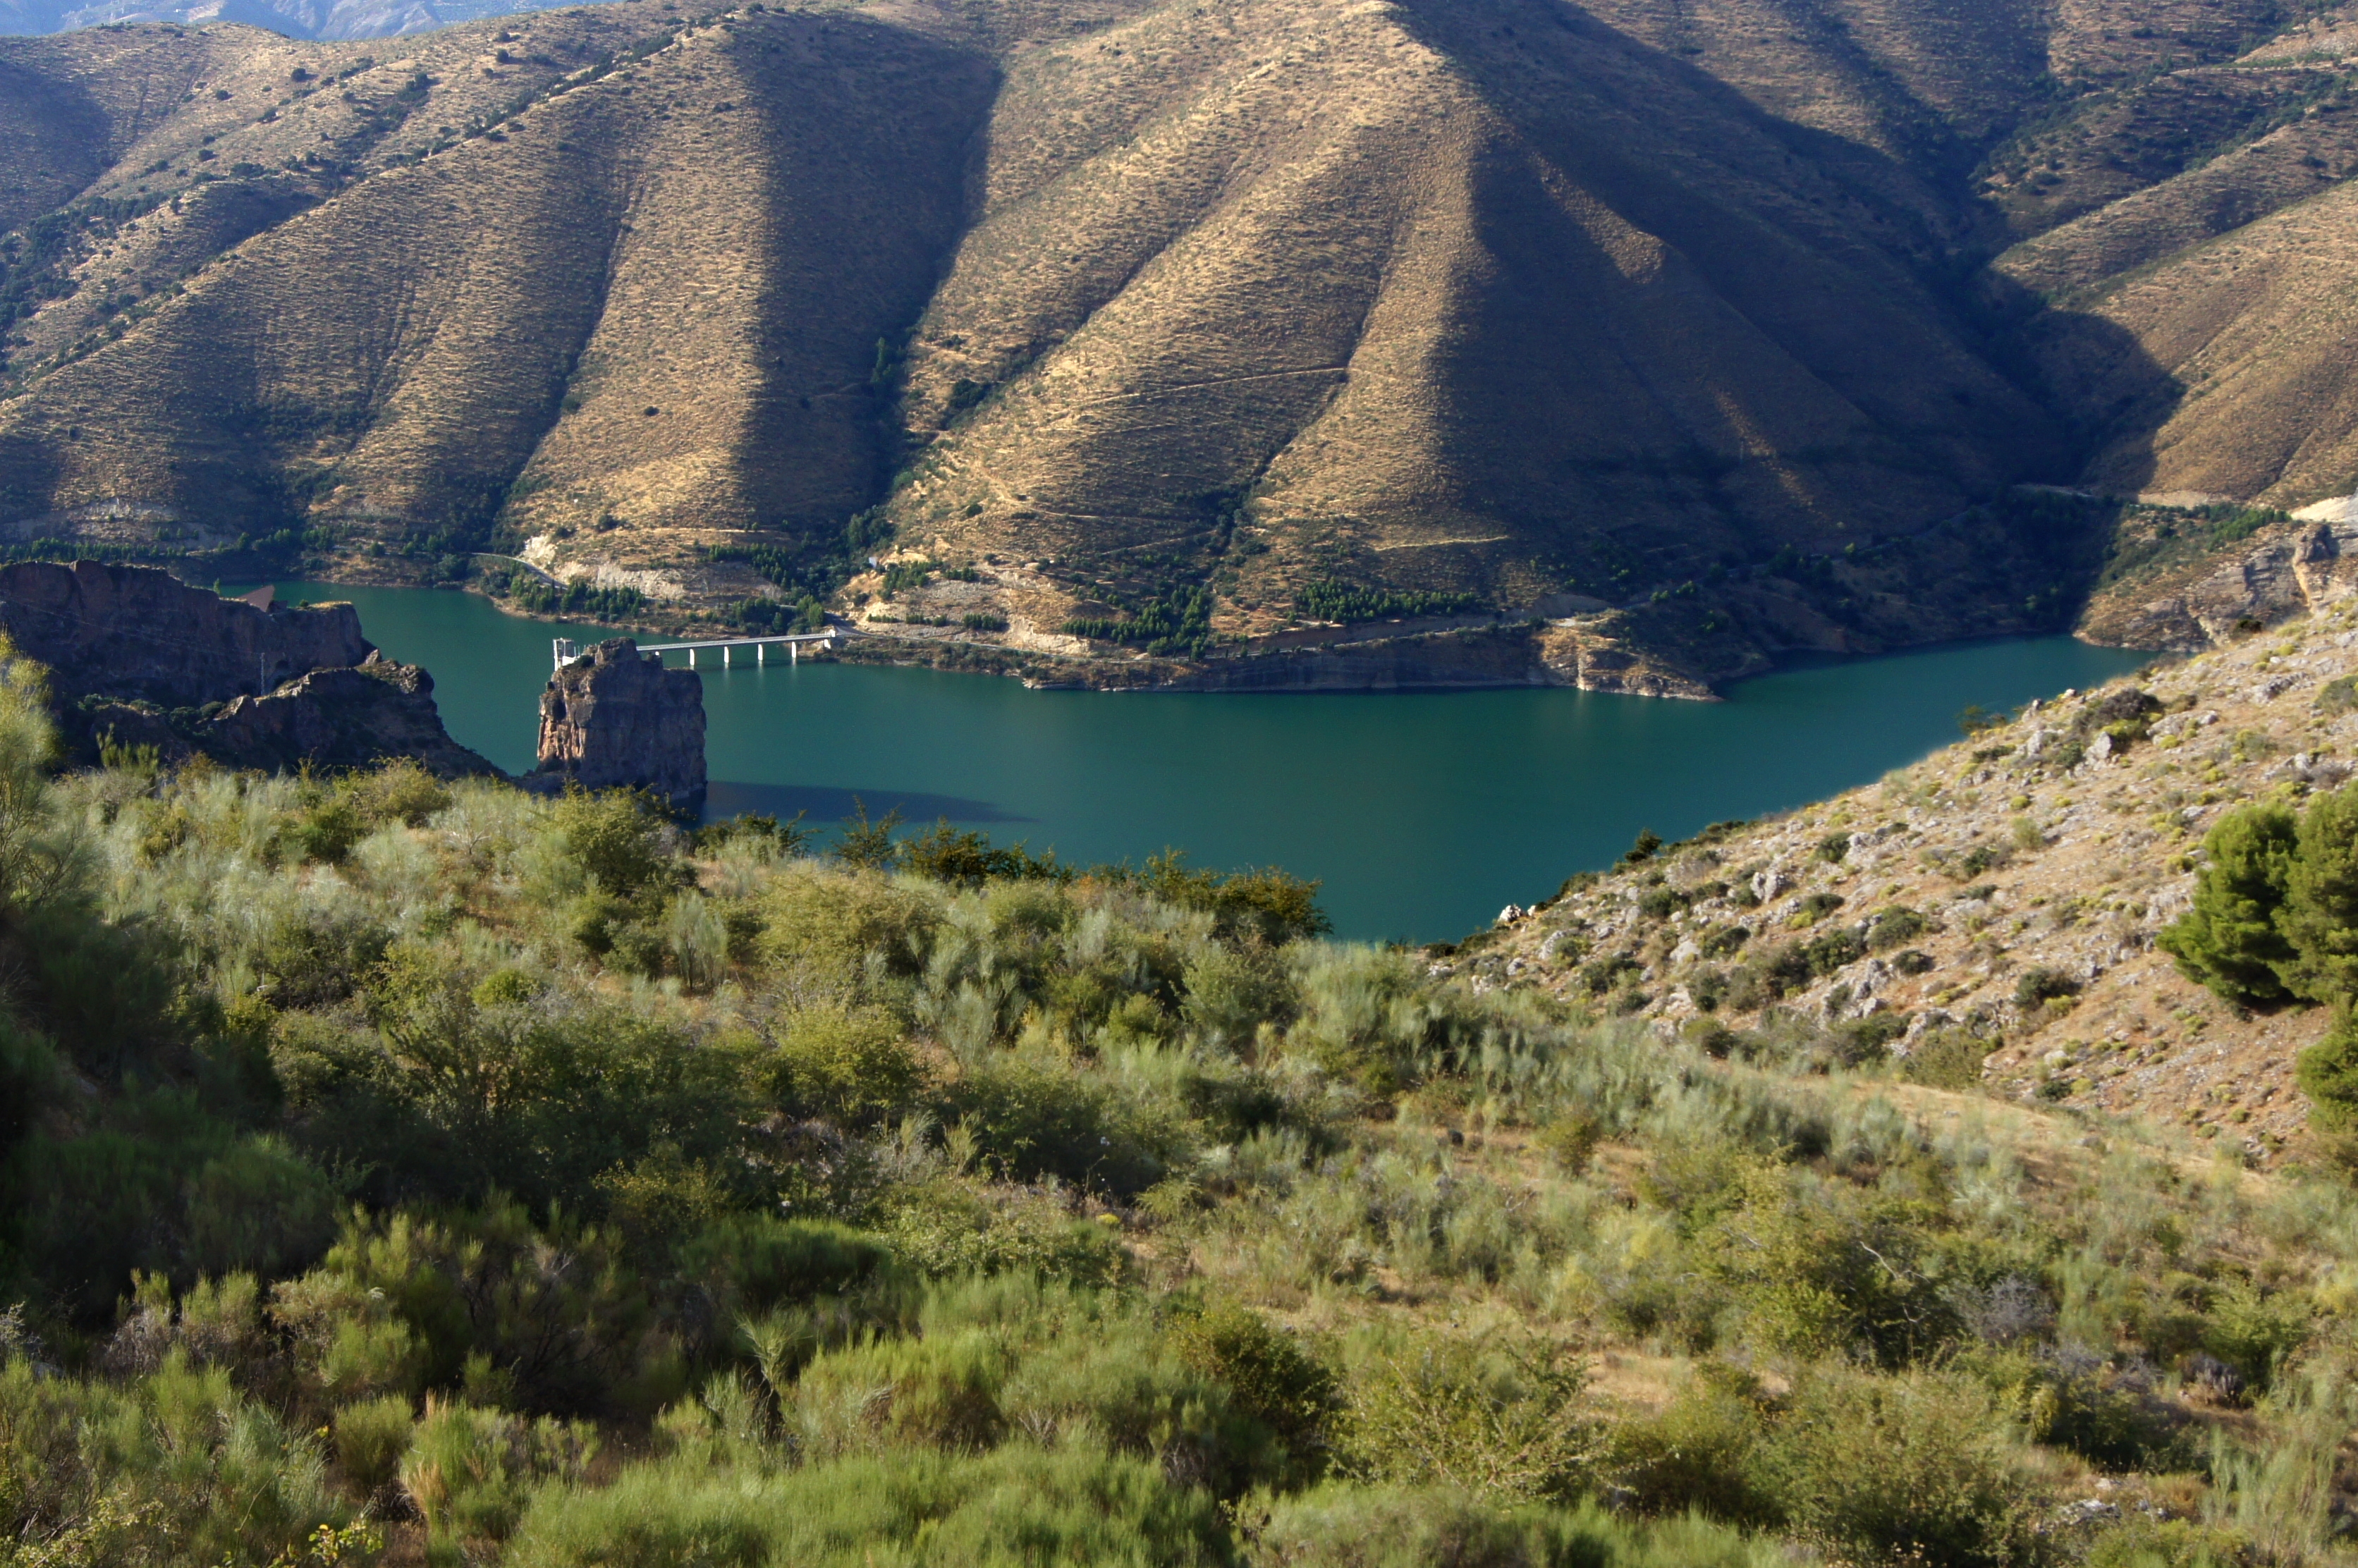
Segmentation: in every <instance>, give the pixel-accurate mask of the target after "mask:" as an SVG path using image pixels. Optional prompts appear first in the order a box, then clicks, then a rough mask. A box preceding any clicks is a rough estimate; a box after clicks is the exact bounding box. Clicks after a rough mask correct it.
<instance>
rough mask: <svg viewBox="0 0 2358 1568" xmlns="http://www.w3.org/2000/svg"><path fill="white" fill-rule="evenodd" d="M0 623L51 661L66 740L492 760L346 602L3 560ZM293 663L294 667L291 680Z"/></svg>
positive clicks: (273, 753) (471, 769)
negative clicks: (244, 594) (463, 741)
mask: <svg viewBox="0 0 2358 1568" xmlns="http://www.w3.org/2000/svg"><path fill="white" fill-rule="evenodd" d="M0 630H5V632H6V633H7V634H8V636H9V638H10V639H11V640H12V641H13V642H14V643H16V647H17V649H18V651H20V652H21V653H23V654H27V656H29V657H31V658H34V659H37V660H38V661H39V662H40V663H42V664H43V665H47V666H49V679H50V689H51V691H52V694H53V695H54V697H56V699H57V703H58V707H59V723H60V726H61V728H62V730H63V731H64V735H65V740H66V742H67V744H68V746H69V748H70V751H71V752H74V753H76V754H78V755H79V756H81V758H82V759H83V760H85V761H87V760H91V759H93V758H95V757H96V756H97V755H98V754H99V753H100V751H101V749H102V748H103V747H107V746H114V747H121V748H125V749H135V748H141V747H146V748H152V749H153V751H154V752H155V754H156V756H157V760H158V761H161V762H182V761H185V760H186V759H188V758H189V757H191V756H194V755H197V754H199V753H202V754H204V755H206V756H210V757H211V758H213V759H214V760H215V761H216V762H223V763H226V764H228V765H229V766H231V767H236V768H258V769H263V770H265V771H271V770H276V769H279V768H290V767H297V766H302V765H308V766H311V767H314V768H356V767H366V766H369V765H370V764H372V763H373V762H379V761H381V760H383V759H384V758H387V757H415V758H416V759H417V760H418V761H419V762H423V763H425V764H426V766H427V767H428V768H429V769H431V770H433V772H434V773H437V774H438V775H440V776H442V777H445V778H455V777H459V776H461V775H465V774H483V775H496V774H497V773H499V770H498V769H497V768H495V767H493V766H492V764H491V763H490V762H486V761H484V760H483V759H482V758H481V757H480V756H477V755H476V754H475V753H474V752H471V751H469V750H467V749H466V748H465V747H464V746H461V745H460V744H459V743H458V742H457V741H453V740H451V739H450V736H449V732H448V731H447V730H444V729H443V728H442V717H441V714H440V713H439V711H438V710H437V708H436V707H435V704H434V678H433V677H432V676H429V675H427V673H426V672H425V671H424V670H423V669H420V668H418V667H417V666H416V665H399V664H395V663H393V662H392V661H391V660H388V659H386V658H385V657H384V655H383V654H380V653H378V652H377V650H376V649H375V648H374V647H373V646H372V645H371V644H370V643H369V641H368V639H367V638H365V637H363V636H362V635H361V622H360V615H359V613H358V612H357V611H354V610H353V609H352V606H351V605H349V604H320V605H311V606H306V607H302V608H289V607H287V606H286V605H281V604H276V603H271V602H269V601H268V597H267V595H266V594H265V595H261V596H257V600H239V599H223V598H222V596H221V595H219V594H217V593H209V592H207V591H206V590H205V589H200V588H190V587H189V585H188V584H186V583H184V582H181V581H180V580H179V579H178V578H175V577H173V576H172V575H171V574H170V573H169V572H164V571H157V570H155V569H153V568H147V567H113V566H102V565H100V564H98V563H97V562H94V561H80V562H76V563H75V564H74V565H72V566H70V567H68V566H59V565H58V564H56V563H54V562H47V561H27V562H23V563H20V564H18V565H16V566H10V567H0ZM290 677H292V678H290Z"/></svg>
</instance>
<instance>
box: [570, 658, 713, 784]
mask: <svg viewBox="0 0 2358 1568" xmlns="http://www.w3.org/2000/svg"><path fill="white" fill-rule="evenodd" d="M537 776H538V777H539V778H541V779H543V780H547V781H550V782H556V781H560V780H561V781H563V782H565V783H568V784H580V785H581V786H582V787H584V788H585V789H622V788H633V789H644V790H650V791H652V792H654V794H656V795H661V796H662V797H663V798H664V799H665V800H666V801H668V802H669V803H670V804H671V805H672V806H675V807H676V808H678V809H680V810H683V811H695V810H699V809H701V808H702V806H703V805H704V682H703V681H702V680H701V679H699V678H698V676H697V674H696V672H695V671H693V670H667V669H665V668H664V667H663V662H662V660H661V659H660V658H658V657H657V656H656V655H654V654H642V653H640V652H639V645H638V644H637V643H634V642H633V641H632V640H631V639H630V638H628V637H615V638H611V639H609V640H608V641H606V642H603V643H599V644H598V645H597V646H596V647H595V648H593V649H591V650H590V652H589V653H587V654H583V655H582V656H581V657H580V658H578V659H576V660H574V661H573V662H572V663H571V664H568V665H566V666H565V667H564V668H563V669H561V670H558V671H557V674H556V675H555V676H551V677H550V679H549V682H548V686H547V688H546V690H544V691H543V692H542V693H541V695H540V772H539V773H538V775H537Z"/></svg>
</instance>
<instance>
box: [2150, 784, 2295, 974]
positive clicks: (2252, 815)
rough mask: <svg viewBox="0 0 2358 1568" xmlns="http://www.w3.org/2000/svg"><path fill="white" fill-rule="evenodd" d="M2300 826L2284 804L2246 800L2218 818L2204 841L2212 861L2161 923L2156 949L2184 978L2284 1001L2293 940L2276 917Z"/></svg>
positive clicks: (2284, 892) (2290, 869)
mask: <svg viewBox="0 0 2358 1568" xmlns="http://www.w3.org/2000/svg"><path fill="white" fill-rule="evenodd" d="M2298 840H2299V827H2298V826H2297V824H2296V823H2295V821H2294V818H2293V814H2292V813H2291V812H2290V811H2288V810H2287V809H2286V808H2285V807H2283V806H2244V807H2242V808H2241V809H2239V810H2235V811H2231V812H2229V813H2228V814H2227V815H2226V816H2223V817H2221V818H2220V819H2219V821H2218V824H2217V825H2216V826H2215V827H2212V829H2211V833H2210V836H2209V837H2208V838H2205V839H2204V840H2203V841H2202V848H2203V850H2204V852H2205V853H2206V854H2207V855H2209V857H2210V860H2211V863H2210V864H2209V865H2207V866H2205V867H2203V868H2202V874H2201V876H2200V877H2199V878H2197V879H2196V881H2195V884H2194V907H2193V908H2192V909H2190V910H2189V911H2188V912H2187V913H2186V914H2183V915H2181V916H2180V917H2179V918H2178V919H2177V920H2176V921H2174V922H2172V923H2171V924H2170V925H2169V927H2168V928H2167V929H2165V930H2164V931H2163V932H2162V934H2161V935H2160V938H2159V941H2160V944H2161V948H2162V950H2163V951H2164V952H2166V953H2168V954H2169V955H2170V956H2171V957H2174V958H2176V959H2177V960H2178V968H2179V970H2180V972H2181V973H2182V974H2184V975H2185V976H2186V978H2187V979H2190V980H2194V981H2197V982H2199V983H2201V984H2202V985H2205V986H2208V987H2210V988H2211V989H2212V990H2214V991H2216V992H2218V993H2219V994H2220V995H2221V996H2223V997H2225V998H2227V999H2228V1000H2231V1001H2240V1002H2244V1003H2248V1004H2251V1005H2253V1006H2258V1007H2270V1006H2275V1005H2277V1004H2279V1003H2282V1002H2285V1001H2288V1000H2290V999H2291V997H2292V994H2293V993H2292V990H2291V989H2290V988H2289V987H2288V985H2287V984H2286V981H2285V972H2286V970H2287V969H2288V968H2290V967H2291V965H2292V962H2293V957H2294V955H2293V947H2292V944H2291V943H2290V942H2289V941H2288V940H2287V939H2286V935H2285V933H2284V932H2283V931H2282V930H2281V929H2279V927H2278V925H2277V913H2278V912H2279V911H2280V910H2281V909H2282V908H2283V907H2284V904H2285V899H2286V884H2287V881H2288V877H2289V876H2290V874H2291V871H2292V864H2293V861H2294V860H2295V858H2296V855H2297V852H2298V850H2297V845H2298Z"/></svg>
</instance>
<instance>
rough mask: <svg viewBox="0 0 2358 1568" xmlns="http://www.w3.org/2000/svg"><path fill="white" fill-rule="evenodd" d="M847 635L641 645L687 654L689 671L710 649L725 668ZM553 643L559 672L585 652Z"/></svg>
mask: <svg viewBox="0 0 2358 1568" xmlns="http://www.w3.org/2000/svg"><path fill="white" fill-rule="evenodd" d="M848 635H849V633H847V632H846V631H845V630H844V629H843V628H842V627H840V626H829V627H827V628H825V629H824V630H822V631H817V632H778V633H772V634H770V635H768V636H764V637H709V638H705V639H703V640H701V641H698V642H692V643H640V644H639V652H640V653H642V654H655V655H656V656H658V657H660V656H662V655H663V654H687V665H688V668H690V669H694V668H695V667H696V655H697V654H699V653H701V652H703V651H705V650H706V649H709V648H718V649H719V650H720V662H721V664H722V665H729V664H730V663H733V662H734V661H733V660H732V659H731V658H730V654H731V653H732V652H733V651H734V650H736V649H739V648H752V649H754V650H755V653H754V655H753V657H754V660H755V662H756V663H758V662H759V661H760V659H761V654H760V651H759V650H761V649H763V648H778V647H783V648H784V649H785V650H786V652H787V654H789V655H790V656H793V657H797V658H798V657H799V656H800V654H801V651H802V645H803V644H804V643H834V642H838V641H840V640H841V639H842V638H844V637H846V636H848ZM552 643H554V649H553V651H554V653H555V654H556V659H557V668H558V669H560V670H561V669H563V668H564V667H565V666H566V665H568V664H570V663H572V662H573V661H574V660H575V659H578V658H579V657H580V656H581V655H582V654H583V653H584V652H585V650H584V649H583V648H582V646H581V645H580V644H579V643H577V642H575V641H574V640H573V639H572V638H570V637H557V638H554V639H552Z"/></svg>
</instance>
